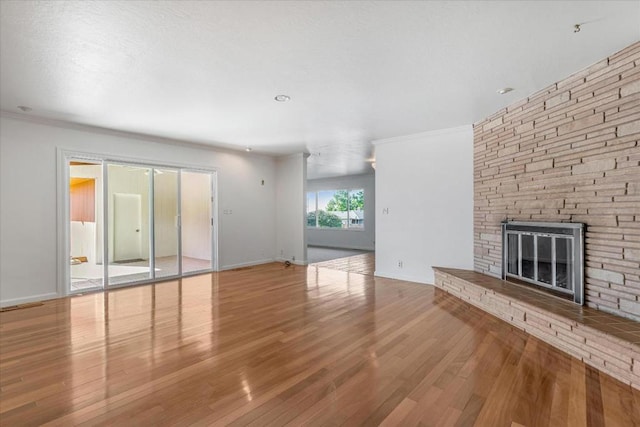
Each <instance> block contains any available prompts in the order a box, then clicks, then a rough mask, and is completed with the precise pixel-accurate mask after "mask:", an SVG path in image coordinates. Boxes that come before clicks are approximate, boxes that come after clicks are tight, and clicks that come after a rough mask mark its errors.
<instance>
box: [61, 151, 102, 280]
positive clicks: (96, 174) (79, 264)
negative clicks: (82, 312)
mask: <svg viewBox="0 0 640 427" xmlns="http://www.w3.org/2000/svg"><path fill="white" fill-rule="evenodd" d="M67 172H68V177H69V179H68V185H67V190H68V192H69V198H68V200H69V204H68V208H69V222H68V236H69V238H68V242H69V260H68V263H69V282H70V283H69V289H70V290H71V291H72V292H79V291H83V290H95V289H102V288H103V287H104V267H103V262H102V258H103V255H102V254H103V248H104V245H103V240H102V239H103V237H102V236H103V228H104V227H103V224H104V223H103V215H102V213H103V204H102V163H101V162H99V161H98V162H94V161H87V160H84V159H77V160H72V161H69V162H68V163H67Z"/></svg>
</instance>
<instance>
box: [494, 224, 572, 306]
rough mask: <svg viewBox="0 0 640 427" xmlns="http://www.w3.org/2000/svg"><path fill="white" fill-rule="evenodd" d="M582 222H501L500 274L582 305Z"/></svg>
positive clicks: (507, 278) (506, 278)
mask: <svg viewBox="0 0 640 427" xmlns="http://www.w3.org/2000/svg"><path fill="white" fill-rule="evenodd" d="M583 242H584V224H581V223H552V222H526V221H511V222H503V223H502V278H503V279H505V280H509V281H513V282H516V283H523V284H527V285H532V286H535V287H537V288H538V289H542V290H545V291H547V292H548V293H551V294H553V295H556V296H559V297H563V298H566V299H570V300H572V301H573V302H575V303H577V304H580V305H582V304H583V301H584V244H583Z"/></svg>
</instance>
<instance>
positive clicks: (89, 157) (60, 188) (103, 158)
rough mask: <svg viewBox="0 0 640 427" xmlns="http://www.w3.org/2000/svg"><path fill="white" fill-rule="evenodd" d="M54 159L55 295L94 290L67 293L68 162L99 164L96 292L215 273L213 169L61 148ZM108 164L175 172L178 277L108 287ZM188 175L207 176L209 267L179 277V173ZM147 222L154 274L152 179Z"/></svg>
mask: <svg viewBox="0 0 640 427" xmlns="http://www.w3.org/2000/svg"><path fill="white" fill-rule="evenodd" d="M56 158H57V166H58V167H57V174H56V175H57V179H56V189H57V191H56V202H57V209H56V213H57V227H56V229H57V233H56V237H57V252H58V253H57V257H56V259H57V275H56V276H57V280H56V281H57V291H58V295H59V296H67V295H74V294H81V293H85V292H95V291H96V289H88V290H79V291H72V290H71V265H70V263H69V259H68V258H69V251H70V237H71V226H70V224H71V222H70V218H71V216H70V215H71V213H70V208H69V202H70V194H69V179H70V177H69V167H68V166H69V162H70V161H86V162H91V163H96V164H100V165H102V192H103V197H102V199H103V200H102V214H103V224H102V229H103V239H102V240H103V242H102V262H103V267H104V269H103V272H104V273H103V287H102V289H100V291H105V290H108V289H115V288H120V287H126V286H135V285H142V284H148V283H156V282H162V281H168V280H176V279H179V278H181V277H187V276H193V275H198V274H206V273H210V272H214V271H219V268H220V267H219V253H218V235H219V233H218V229H219V222H220V215H219V212H218V171H217V169H216V168H213V167H211V168H210V167H206V166H205V167H203V166H196V165H190V164H184V163H179V162H165V161H161V162H159V161H156V160H147V159H140V158H135V157H123V156H113V155H110V154H100V153H90V152H83V151H76V150H67V149H64V148H60V147H58V148H56ZM109 164H124V165H126V166H139V167H145V168H150V169H151V172H150V176H151V178H153V175H151V174H153V171H154V169H163V168H165V169H174V170H177V171H178V221H179V227H178V255H177V256H178V260H179V261H178V274H177V275H173V276H166V277H161V278H153V279H145V280H139V281H135V282H130V283H125V284H117V285H109V282H108V279H109V275H108V268H109V259H108V256H109V252H108V251H109V246H108V243H109V242H108V231H109V230H108V209H109V206H108V205H109V202H108V200H107V199H108V197H107V195H108V165H109ZM183 170H185V171H189V172H200V173H208V174H210V176H211V186H212V190H211V195H212V199H213V200H212V201H211V214H212V225H211V227H212V233H211V256H212V262H211V268H210V269H208V270H199V271H197V272H193V273H189V274H186V275H185V274H183V272H182V219H181V217H180V215H181V202H180V200H181V194H180V193H181V173H182V171H183ZM150 181H151V184H150V191H149V197H150V200H149V201H150V209H149V212H150V215H151V218H150V222H149V225H150V227H151V230H150V233H149V235H150V248H149V249H150V257H149V265H150V269H152V270H151V271H153V272H154V275H155V270H154V269H155V246H154V234H155V227H154V223H153V221H154V217H153V216H154V215H153V210H154V203H153V190H154V189H153V179H150Z"/></svg>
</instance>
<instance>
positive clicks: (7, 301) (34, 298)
mask: <svg viewBox="0 0 640 427" xmlns="http://www.w3.org/2000/svg"><path fill="white" fill-rule="evenodd" d="M56 298H60V295H58V294H57V292H50V293H46V294H39V295H32V296H29V297H24V298H13V299H5V300H0V307H10V306H12V305H19V304H26V303H29V302H40V301H46V300H50V299H56Z"/></svg>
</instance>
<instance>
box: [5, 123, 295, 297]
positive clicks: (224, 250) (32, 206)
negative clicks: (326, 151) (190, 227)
mask: <svg viewBox="0 0 640 427" xmlns="http://www.w3.org/2000/svg"><path fill="white" fill-rule="evenodd" d="M58 148H62V149H68V150H73V151H82V152H94V153H99V154H105V155H110V156H115V157H119V158H122V157H126V158H131V159H138V160H143V161H144V160H146V161H149V162H155V163H164V164H173V165H185V166H186V165H190V166H193V167H202V168H215V169H217V171H218V209H219V212H222V211H223V210H228V211H232V214H229V215H219V266H220V268H221V269H226V268H233V267H238V266H242V265H251V264H257V263H261V262H266V261H270V260H273V259H274V258H275V253H274V252H275V251H274V246H275V242H276V238H275V229H274V224H275V223H276V204H275V198H276V197H275V195H276V192H275V175H276V173H275V169H276V168H275V160H274V159H273V158H272V157H268V156H262V155H258V154H253V153H252V154H246V153H241V152H232V151H224V150H213V149H211V150H209V149H206V148H196V147H195V146H193V145H187V144H180V143H175V144H172V143H158V142H155V141H154V140H152V139H151V138H145V137H134V136H130V135H126V134H124V133H119V132H111V131H100V130H95V129H88V128H83V127H80V126H71V125H70V126H65V127H62V126H59V125H57V124H56V125H50V124H43V123H36V122H33V121H26V120H22V119H20V118H16V117H13V116H10V115H2V116H0V304H2V305H11V304H17V303H22V302H27V301H34V300H39V299H46V298H54V297H56V296H59V295H61V293H59V292H61V291H62V289H58V288H57V273H58V267H59V266H58V265H57V264H58V261H57V260H58V258H57V257H58V254H57V251H58V246H57V238H56V236H57V232H58V221H57V218H56V208H57V194H56V191H57V189H56V188H57V181H56V179H57V159H56V156H57V149H58ZM34 171H37V173H34ZM300 173H301V172H297V174H296V175H299V174H300ZM262 180H264V182H265V184H264V185H261V182H262ZM300 182H301V184H300V186H303V183H304V179H300ZM300 191H302V190H300ZM300 206H302V202H300ZM300 209H302V207H301V208H300ZM284 227H285V225H283V230H284ZM301 229H302V230H303V229H304V227H301ZM283 234H284V231H283ZM60 267H61V268H62V266H60Z"/></svg>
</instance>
